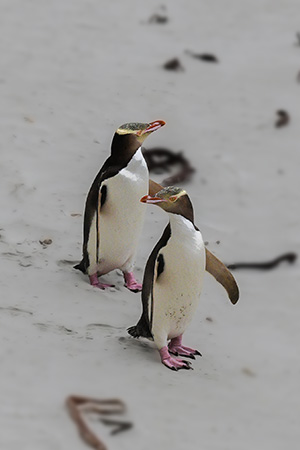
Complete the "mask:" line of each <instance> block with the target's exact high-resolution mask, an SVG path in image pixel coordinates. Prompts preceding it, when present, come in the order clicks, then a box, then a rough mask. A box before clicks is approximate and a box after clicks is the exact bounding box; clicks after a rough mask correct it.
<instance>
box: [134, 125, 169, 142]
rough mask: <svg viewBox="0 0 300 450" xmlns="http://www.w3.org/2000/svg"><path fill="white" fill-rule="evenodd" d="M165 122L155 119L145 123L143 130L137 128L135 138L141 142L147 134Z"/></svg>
mask: <svg viewBox="0 0 300 450" xmlns="http://www.w3.org/2000/svg"><path fill="white" fill-rule="evenodd" d="M165 124H166V122H164V121H163V120H155V121H154V122H150V123H148V124H147V127H146V128H144V129H143V130H139V131H138V132H137V133H136V137H137V140H138V141H139V142H140V143H141V144H142V143H143V142H144V140H145V139H146V137H147V136H149V134H151V133H153V131H156V130H159V129H160V128H161V127H163V126H164V125H165Z"/></svg>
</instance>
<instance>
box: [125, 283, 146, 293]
mask: <svg viewBox="0 0 300 450" xmlns="http://www.w3.org/2000/svg"><path fill="white" fill-rule="evenodd" d="M124 286H125V287H126V288H127V289H129V290H130V291H131V292H141V290H142V287H143V286H142V285H141V284H140V283H136V284H132V285H128V284H126V283H125V284H124Z"/></svg>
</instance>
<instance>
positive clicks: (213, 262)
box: [205, 248, 239, 305]
mask: <svg viewBox="0 0 300 450" xmlns="http://www.w3.org/2000/svg"><path fill="white" fill-rule="evenodd" d="M205 251H206V270H207V272H209V273H210V274H211V275H212V276H213V277H214V278H215V279H216V280H217V281H218V282H219V283H220V284H222V286H223V287H224V288H225V289H226V291H227V294H228V297H229V299H230V301H231V303H232V304H233V305H235V304H236V302H237V301H238V299H239V288H238V285H237V283H236V281H235V279H234V277H233V275H232V274H231V272H230V271H229V270H228V269H227V267H226V266H225V264H223V263H222V261H220V260H219V259H218V258H217V257H216V256H215V255H213V254H212V253H211V252H210V251H209V250H207V248H206V249H205Z"/></svg>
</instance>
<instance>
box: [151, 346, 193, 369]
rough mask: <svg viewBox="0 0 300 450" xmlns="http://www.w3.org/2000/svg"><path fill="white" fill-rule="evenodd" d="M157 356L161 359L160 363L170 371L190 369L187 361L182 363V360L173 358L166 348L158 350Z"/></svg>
mask: <svg viewBox="0 0 300 450" xmlns="http://www.w3.org/2000/svg"><path fill="white" fill-rule="evenodd" d="M159 354H160V357H161V362H162V363H163V364H164V365H165V366H166V367H168V368H169V369H171V370H176V371H177V370H180V369H192V367H191V366H190V364H191V363H190V362H189V361H184V360H182V359H176V358H173V357H172V356H171V355H170V353H169V350H168V347H167V346H165V347H163V348H161V349H160V350H159Z"/></svg>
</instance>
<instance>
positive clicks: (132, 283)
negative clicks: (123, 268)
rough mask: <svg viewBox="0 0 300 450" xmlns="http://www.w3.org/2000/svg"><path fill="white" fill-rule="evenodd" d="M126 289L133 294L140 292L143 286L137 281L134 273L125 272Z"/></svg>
mask: <svg viewBox="0 0 300 450" xmlns="http://www.w3.org/2000/svg"><path fill="white" fill-rule="evenodd" d="M124 280H125V287H127V289H129V290H130V291H132V292H140V291H141V290H142V285H141V284H140V283H138V282H137V281H136V279H135V278H134V275H133V272H124Z"/></svg>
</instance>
